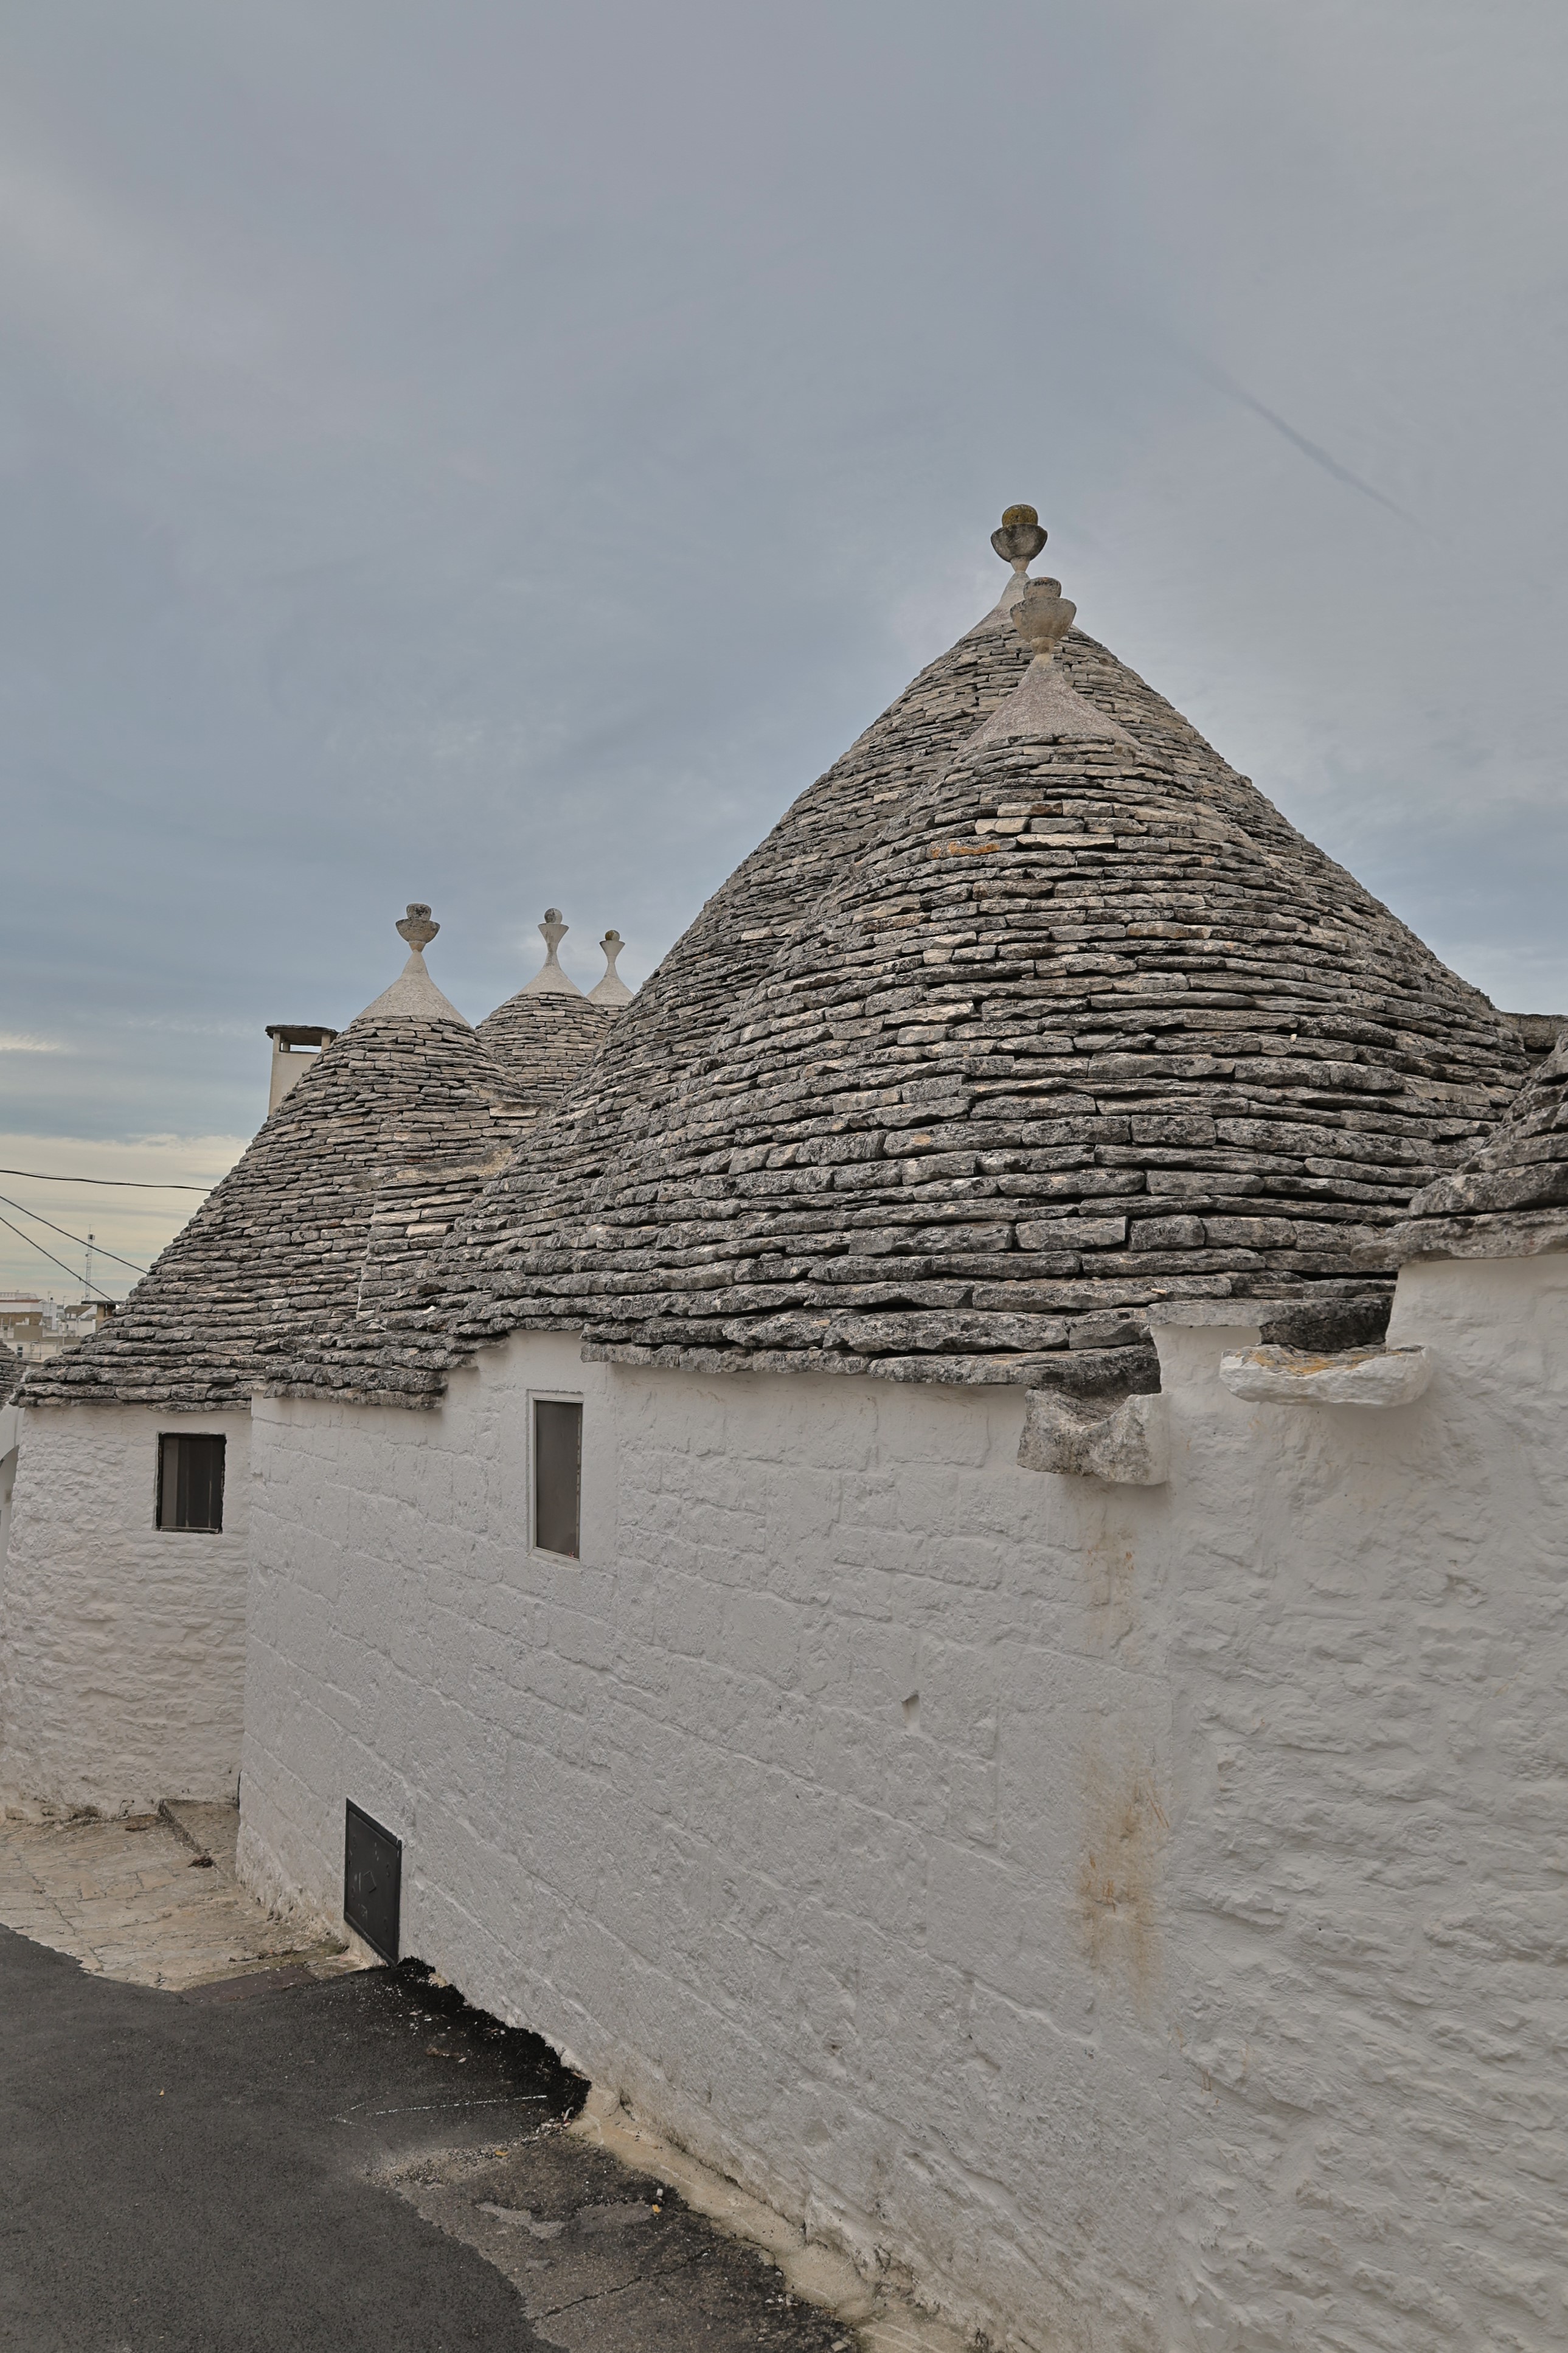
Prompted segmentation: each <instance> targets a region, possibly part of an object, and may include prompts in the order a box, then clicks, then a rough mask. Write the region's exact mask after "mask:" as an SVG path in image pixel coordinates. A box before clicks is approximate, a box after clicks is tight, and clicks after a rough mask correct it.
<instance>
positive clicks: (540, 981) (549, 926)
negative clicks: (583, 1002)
mask: <svg viewBox="0 0 1568 2353" xmlns="http://www.w3.org/2000/svg"><path fill="white" fill-rule="evenodd" d="M539 928H540V931H541V932H542V934H543V937H544V950H545V954H544V962H543V964H542V965H541V966H540V968H539V970H538V971H537V972H536V973H535V974H534V976H533V978H532V979H531V981H530V982H529V983H528V985H527V987H525V988H524V990H523V992H522V994H523V995H524V996H525V997H581V996H582V994H583V992H582V990H581V989H580V988H579V987H578V986H577V984H576V982H575V981H574V980H573V979H572V978H571V977H570V976H569V975H568V974H566V973H563V971H562V969H561V965H560V962H559V960H558V958H557V956H556V953H555V951H556V949H557V948H558V947H559V946H560V945H561V943H562V941H563V939H564V938H565V936H566V934H567V933H568V931H569V930H570V929H571V925H570V924H569V923H563V920H562V915H561V910H560V908H559V907H546V909H545V910H544V921H543V922H542V923H541V924H540V926H539Z"/></svg>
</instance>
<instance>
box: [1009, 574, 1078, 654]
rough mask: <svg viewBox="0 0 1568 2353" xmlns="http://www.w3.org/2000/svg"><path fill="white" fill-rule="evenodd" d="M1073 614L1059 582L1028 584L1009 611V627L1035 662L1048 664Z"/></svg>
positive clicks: (1042, 581) (1073, 608)
mask: <svg viewBox="0 0 1568 2353" xmlns="http://www.w3.org/2000/svg"><path fill="white" fill-rule="evenodd" d="M1077 612H1078V607H1077V606H1076V605H1075V604H1073V603H1072V602H1071V601H1070V599H1068V597H1066V596H1063V595H1062V584H1061V582H1060V581H1059V580H1028V581H1026V582H1025V584H1024V593H1023V595H1022V596H1020V597H1019V599H1018V601H1017V603H1016V605H1015V606H1014V607H1013V627H1014V628H1016V630H1017V632H1018V635H1019V636H1020V637H1021V638H1023V640H1024V643H1025V644H1026V646H1027V647H1028V648H1029V649H1030V650H1031V651H1032V653H1033V654H1034V657H1035V659H1036V660H1037V662H1051V661H1054V660H1055V659H1056V651H1057V648H1058V646H1059V645H1060V643H1061V641H1062V639H1063V638H1065V637H1066V635H1067V633H1068V630H1069V629H1070V628H1071V627H1072V625H1073V620H1074V617H1075V616H1076V615H1077Z"/></svg>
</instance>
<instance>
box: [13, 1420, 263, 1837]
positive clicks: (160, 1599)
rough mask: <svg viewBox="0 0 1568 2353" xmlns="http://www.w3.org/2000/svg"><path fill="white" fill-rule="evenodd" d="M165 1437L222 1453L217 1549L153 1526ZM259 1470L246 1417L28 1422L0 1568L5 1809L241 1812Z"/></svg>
mask: <svg viewBox="0 0 1568 2353" xmlns="http://www.w3.org/2000/svg"><path fill="white" fill-rule="evenodd" d="M161 1430H178V1431H180V1432H182V1433H185V1432H190V1433H195V1432H198V1431H202V1432H209V1431H210V1432H212V1433H213V1434H215V1435H217V1434H221V1435H222V1436H224V1437H225V1439H226V1441H227V1442H226V1450H225V1451H226V1468H225V1497H224V1526H223V1531H222V1533H221V1534H219V1535H209V1534H205V1533H199V1532H196V1531H194V1530H181V1531H174V1530H168V1531H164V1530H160V1528H159V1527H158V1525H157V1485H158V1435H159V1432H160V1431H161ZM249 1461H250V1419H249V1414H248V1412H247V1411H245V1412H237V1413H236V1412H227V1413H220V1414H170V1413H167V1412H162V1413H161V1412H159V1411H158V1410H157V1409H153V1408H148V1407H143V1406H124V1405H113V1406H72V1407H69V1408H59V1407H47V1408H43V1409H36V1410H34V1411H31V1412H24V1413H23V1415H22V1417H21V1436H20V1442H19V1446H18V1449H17V1461H16V1482H15V1488H14V1491H13V1493H12V1497H11V1506H10V1527H9V1532H8V1539H7V1543H6V1548H5V1558H4V1561H3V1562H0V1797H5V1798H11V1799H17V1798H20V1799H33V1800H41V1801H43V1802H44V1803H46V1804H48V1805H52V1806H58V1807H65V1808H69V1807H78V1806H88V1807H94V1808H97V1809H98V1810H100V1811H102V1812H105V1813H121V1812H135V1811H140V1810H144V1809H147V1808H150V1807H153V1806H155V1805H156V1804H157V1803H158V1801H159V1800H160V1799H163V1798H176V1797H184V1798H195V1799H232V1798H233V1797H234V1794H235V1789H236V1785H237V1780H238V1775H239V1747H240V1731H241V1716H242V1711H243V1706H244V1683H245V1598H246V1550H247V1520H248V1506H249V1487H250V1480H249V1477H248V1472H249Z"/></svg>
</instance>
